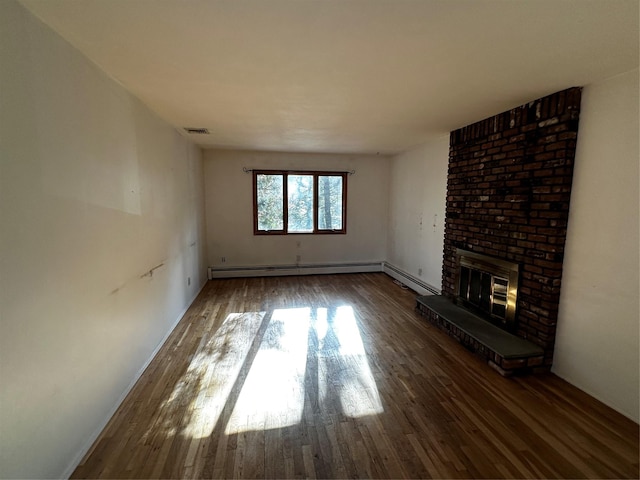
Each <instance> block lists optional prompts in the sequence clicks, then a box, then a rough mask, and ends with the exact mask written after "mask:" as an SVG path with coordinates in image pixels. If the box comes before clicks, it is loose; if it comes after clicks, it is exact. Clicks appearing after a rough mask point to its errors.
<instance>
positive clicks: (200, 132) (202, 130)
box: [184, 127, 209, 135]
mask: <svg viewBox="0 0 640 480" xmlns="http://www.w3.org/2000/svg"><path fill="white" fill-rule="evenodd" d="M184 131H185V132H187V133H190V134H193V135H209V130H208V129H206V128H191V127H184Z"/></svg>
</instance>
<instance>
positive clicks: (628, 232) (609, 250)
mask: <svg viewBox="0 0 640 480" xmlns="http://www.w3.org/2000/svg"><path fill="white" fill-rule="evenodd" d="M638 88H639V85H638V70H635V71H632V72H629V73H626V74H624V75H619V76H616V77H614V78H611V79H608V80H606V81H603V82H601V83H598V84H594V85H589V86H587V87H585V88H584V90H583V93H582V105H581V113H580V128H579V132H578V145H577V151H576V164H575V172H574V177H573V187H572V192H571V209H570V212H569V226H568V231H567V243H566V249H565V260H564V267H563V277H562V292H561V297H560V312H559V318H558V332H557V337H556V348H555V359H554V365H553V371H554V372H555V373H556V374H557V375H559V376H560V377H562V378H564V379H566V380H567V381H569V382H571V383H573V384H574V385H576V386H577V387H579V388H581V389H582V390H584V391H586V392H587V393H589V394H591V395H592V396H594V397H596V398H598V399H600V400H601V401H603V402H604V403H606V404H608V405H610V406H612V407H613V408H615V409H617V410H619V411H620V412H622V413H623V414H625V415H627V416H628V417H630V418H632V419H634V420H635V421H636V422H637V421H638V417H639V413H638V411H639V402H638V396H639V392H640V385H639V382H638V376H639V364H640V359H639V354H638V352H639V350H640V345H639V342H638V335H639V332H638V329H639V324H640V320H639V303H638V297H639V289H640V287H639V280H638V276H639V274H638V272H639V255H638V250H639V248H640V247H639V246H640V239H639V234H638V228H639V222H638V216H639V213H638V211H639V198H638V175H639V169H638V165H639V162H640V160H639V158H640V152H639V148H638V132H639V125H638V103H639V98H638Z"/></svg>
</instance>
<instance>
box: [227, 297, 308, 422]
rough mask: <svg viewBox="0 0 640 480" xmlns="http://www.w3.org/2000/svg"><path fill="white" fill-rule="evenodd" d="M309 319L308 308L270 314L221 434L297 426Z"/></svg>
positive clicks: (301, 402) (299, 416) (301, 403)
mask: <svg viewBox="0 0 640 480" xmlns="http://www.w3.org/2000/svg"><path fill="white" fill-rule="evenodd" d="M310 318H311V309H310V308H293V309H278V310H274V312H273V315H272V317H271V322H270V323H269V326H268V327H267V330H266V332H265V335H264V338H263V340H262V344H261V345H260V350H259V351H258V353H257V354H256V357H255V359H254V361H253V364H252V366H251V370H250V371H249V374H248V376H247V378H246V380H245V383H244V386H243V387H242V391H241V392H240V396H239V398H238V401H237V402H236V405H235V408H234V410H233V413H232V415H231V418H230V419H229V422H228V424H227V428H226V431H225V433H227V434H232V433H238V432H243V431H247V430H262V429H271V428H282V427H286V426H289V425H295V424H297V423H299V422H300V420H301V419H302V410H303V408H304V375H305V370H306V362H307V345H308V334H309V323H310Z"/></svg>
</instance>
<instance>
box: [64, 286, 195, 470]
mask: <svg viewBox="0 0 640 480" xmlns="http://www.w3.org/2000/svg"><path fill="white" fill-rule="evenodd" d="M206 285H207V282H204V283H203V284H202V287H201V288H200V290H198V291H197V292H196V294H195V295H194V296H193V298H191V300H189V301H188V302H187V305H186V307H185V308H184V310H183V311H182V312H181V313H180V314H179V315H178V318H177V319H176V320H175V321H174V322H173V325H171V327H170V328H169V329H168V330H167V333H166V334H165V336H164V338H163V339H162V340H161V341H160V343H158V346H157V347H156V348H155V350H154V351H153V352H152V353H151V356H150V357H149V358H148V359H147V361H146V362H145V363H144V364H143V365H142V367H141V368H140V369H139V370H138V372H137V373H136V375H135V376H134V378H133V380H132V381H131V383H129V386H128V387H127V388H126V389H125V390H124V392H123V393H122V395H120V398H118V400H117V401H116V402H115V405H114V407H113V408H112V409H111V410H110V411H109V413H108V414H107V417H106V419H104V420H103V421H102V422H101V423H100V425H99V426H98V428H97V429H96V430H95V431H94V433H93V434H92V435H91V436H90V437H89V438H88V439H87V441H86V442H85V444H84V446H83V447H82V448H81V449H80V450H79V451H78V453H77V454H76V455H75V457H74V458H73V460H72V461H71V462H70V463H69V466H68V467H67V468H66V469H65V471H64V474H63V475H62V477H61V478H69V477H71V475H72V474H73V472H74V471H75V469H76V468H78V465H80V462H82V460H83V459H84V458H85V456H86V455H87V454H88V453H89V451H90V450H91V448H92V447H93V445H94V444H95V442H96V441H97V440H98V438H99V437H100V435H101V434H102V432H103V430H104V429H105V428H106V426H107V424H108V423H109V420H111V418H112V417H113V416H114V415H115V414H116V412H117V411H118V408H120V405H122V402H124V400H125V398H127V395H129V393H130V392H131V390H132V389H133V387H134V386H135V385H136V383H138V380H140V377H142V374H143V373H144V371H145V370H146V369H147V367H148V366H149V364H151V362H152V361H153V359H154V358H155V357H156V355H157V354H158V352H159V351H160V349H161V348H162V347H163V346H164V344H165V342H166V341H167V340H168V339H169V336H170V335H171V334H172V333H173V331H174V330H175V328H176V327H177V326H178V323H180V321H181V320H182V318H183V317H184V316H185V314H186V313H187V311H188V310H189V308H190V307H191V305H192V304H193V302H194V301H195V299H196V298H197V297H198V295H200V293H201V292H202V290H204V287H205V286H206Z"/></svg>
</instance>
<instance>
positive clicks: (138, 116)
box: [0, 0, 206, 478]
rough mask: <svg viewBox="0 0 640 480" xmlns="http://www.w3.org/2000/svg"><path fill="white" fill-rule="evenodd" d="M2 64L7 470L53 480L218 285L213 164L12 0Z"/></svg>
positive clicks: (6, 4)
mask: <svg viewBox="0 0 640 480" xmlns="http://www.w3.org/2000/svg"><path fill="white" fill-rule="evenodd" d="M0 65H1V67H0V122H1V123H0V146H1V151H0V154H1V156H0V168H1V170H0V187H1V190H0V215H1V220H0V224H1V228H0V262H1V263H0V265H1V270H0V272H1V280H0V282H1V284H0V478H19V477H22V478H25V477H26V478H55V477H61V476H63V475H68V474H70V473H71V469H72V468H73V467H74V466H75V464H76V462H77V461H79V460H80V457H79V455H81V454H82V453H83V451H84V449H86V448H88V446H89V443H88V442H91V440H92V439H93V438H95V435H97V433H98V432H99V430H100V429H101V427H102V426H103V425H104V423H105V422H106V420H107V419H108V418H109V417H110V414H111V413H112V412H113V410H114V408H115V407H116V406H117V404H118V402H119V400H120V399H121V398H122V395H123V393H124V392H125V391H126V390H127V388H128V387H129V386H130V384H131V382H132V381H133V380H134V379H135V378H136V376H137V375H138V373H139V371H140V369H141V368H142V367H143V366H144V365H145V362H147V361H148V360H149V359H150V356H151V355H152V353H153V352H154V350H155V349H156V348H157V347H158V345H159V343H160V342H161V341H162V340H163V338H164V337H165V335H166V334H167V333H168V332H169V331H170V329H171V328H172V326H173V325H174V323H175V322H176V321H177V320H178V318H179V317H180V315H181V313H182V312H183V311H184V310H185V308H186V307H187V306H188V305H189V304H190V302H191V300H192V299H193V297H194V296H195V295H196V294H197V292H198V291H199V290H200V288H201V287H202V286H203V284H204V282H205V281H206V263H205V262H204V248H205V247H204V200H203V189H204V187H203V183H202V158H201V152H200V150H199V149H198V148H196V147H194V146H193V145H191V144H190V143H188V142H187V141H186V140H185V139H183V138H182V137H181V136H180V135H179V134H178V133H177V132H176V131H175V129H173V128H171V127H169V126H168V125H166V124H165V123H164V122H162V121H161V120H159V119H158V118H157V117H156V116H155V115H153V114H152V113H151V112H149V110H147V109H146V108H145V107H144V106H143V105H142V104H141V103H140V102H139V101H138V100H136V99H135V98H134V97H132V96H131V95H130V94H128V93H127V92H126V91H125V90H123V89H122V88H121V87H120V86H119V85H117V84H116V83H115V82H114V81H112V80H111V79H109V78H107V77H106V76H105V75H104V74H103V73H102V72H101V71H100V70H98V69H97V68H96V67H95V66H94V65H93V64H91V63H89V62H88V61H87V60H86V59H85V58H84V57H83V56H82V55H81V54H80V53H79V52H78V51H76V50H75V49H73V48H72V47H70V46H69V45H68V44H67V43H65V42H64V41H63V40H62V39H61V38H59V37H58V36H57V35H56V34H54V33H53V32H52V31H51V30H50V29H48V28H47V27H46V26H44V25H43V24H41V23H40V22H39V21H38V20H36V19H35V18H34V17H33V16H31V14H29V13H27V12H26V10H24V9H23V7H22V6H20V5H18V4H16V3H14V2H13V1H7V0H4V1H1V2H0ZM159 264H163V265H162V266H161V267H160V268H158V269H157V270H155V271H154V273H153V276H152V277H143V275H144V274H145V272H148V271H149V270H150V269H151V268H153V267H155V266H157V265H159ZM189 277H190V278H191V284H190V285H188V278H189Z"/></svg>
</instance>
